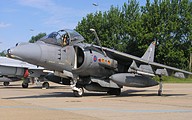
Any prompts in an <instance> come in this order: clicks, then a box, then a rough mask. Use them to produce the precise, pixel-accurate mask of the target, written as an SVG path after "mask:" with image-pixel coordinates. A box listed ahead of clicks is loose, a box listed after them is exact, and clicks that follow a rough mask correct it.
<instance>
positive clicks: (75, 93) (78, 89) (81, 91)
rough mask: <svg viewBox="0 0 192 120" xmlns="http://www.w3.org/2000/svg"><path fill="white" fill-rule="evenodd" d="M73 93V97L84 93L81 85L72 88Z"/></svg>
mask: <svg viewBox="0 0 192 120" xmlns="http://www.w3.org/2000/svg"><path fill="white" fill-rule="evenodd" d="M73 94H74V96H75V97H82V96H83V94H84V89H83V87H79V88H77V90H73Z"/></svg>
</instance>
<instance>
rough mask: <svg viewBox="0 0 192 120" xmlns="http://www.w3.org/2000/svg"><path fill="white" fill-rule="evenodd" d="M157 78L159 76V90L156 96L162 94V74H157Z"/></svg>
mask: <svg viewBox="0 0 192 120" xmlns="http://www.w3.org/2000/svg"><path fill="white" fill-rule="evenodd" d="M159 78H160V82H159V90H158V96H162V95H163V93H162V92H163V82H162V81H163V80H162V76H161V75H159Z"/></svg>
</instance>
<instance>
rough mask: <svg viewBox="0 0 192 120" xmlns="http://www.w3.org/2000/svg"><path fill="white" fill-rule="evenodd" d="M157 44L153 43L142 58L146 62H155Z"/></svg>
mask: <svg viewBox="0 0 192 120" xmlns="http://www.w3.org/2000/svg"><path fill="white" fill-rule="evenodd" d="M155 44H156V42H155V41H153V42H152V43H151V44H150V46H149V47H148V49H147V51H146V52H145V54H144V55H143V56H142V57H141V58H142V59H144V60H147V61H150V62H153V61H154V55H155Z"/></svg>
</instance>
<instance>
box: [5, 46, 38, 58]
mask: <svg viewBox="0 0 192 120" xmlns="http://www.w3.org/2000/svg"><path fill="white" fill-rule="evenodd" d="M7 54H8V56H9V57H12V58H16V59H21V60H24V61H27V62H30V61H38V60H39V59H40V58H41V48H40V47H39V45H37V44H34V43H26V44H22V45H18V46H16V47H13V48H10V49H8V50H7Z"/></svg>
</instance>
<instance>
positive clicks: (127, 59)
mask: <svg viewBox="0 0 192 120" xmlns="http://www.w3.org/2000/svg"><path fill="white" fill-rule="evenodd" d="M97 48H98V47H97ZM103 50H104V51H105V52H106V54H107V55H108V56H109V57H111V58H113V59H115V60H117V61H119V62H122V64H125V65H128V64H129V65H130V63H132V62H133V61H135V62H136V63H137V65H141V64H146V65H151V66H152V68H153V69H155V70H157V69H166V70H167V71H175V72H182V73H184V74H189V75H192V72H188V71H185V70H181V69H178V68H175V67H171V66H167V65H163V64H159V63H156V62H150V61H147V60H144V59H142V58H140V57H136V56H133V55H130V54H126V53H123V52H119V51H117V50H113V49H109V48H106V47H103ZM127 63H128V64H127Z"/></svg>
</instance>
